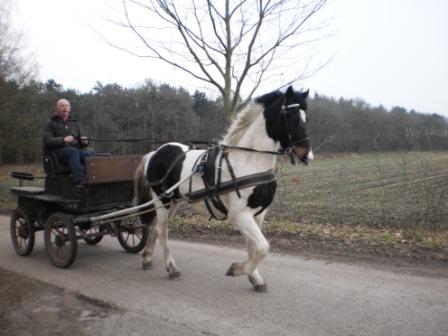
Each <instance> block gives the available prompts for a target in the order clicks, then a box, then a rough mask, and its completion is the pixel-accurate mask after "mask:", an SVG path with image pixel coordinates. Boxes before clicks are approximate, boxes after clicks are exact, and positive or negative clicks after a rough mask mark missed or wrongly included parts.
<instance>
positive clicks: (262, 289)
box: [254, 284, 269, 293]
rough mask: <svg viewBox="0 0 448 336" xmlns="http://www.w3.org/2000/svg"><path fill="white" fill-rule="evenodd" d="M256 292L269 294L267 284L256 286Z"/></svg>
mask: <svg viewBox="0 0 448 336" xmlns="http://www.w3.org/2000/svg"><path fill="white" fill-rule="evenodd" d="M254 290H255V291H256V292H257V293H267V292H269V289H268V285H266V284H262V285H254Z"/></svg>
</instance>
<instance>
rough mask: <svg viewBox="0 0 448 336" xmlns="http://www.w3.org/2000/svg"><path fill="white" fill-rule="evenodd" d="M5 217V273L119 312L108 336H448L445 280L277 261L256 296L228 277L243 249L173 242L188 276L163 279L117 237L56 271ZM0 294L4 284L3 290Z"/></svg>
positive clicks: (277, 257) (106, 323)
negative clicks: (16, 242)
mask: <svg viewBox="0 0 448 336" xmlns="http://www.w3.org/2000/svg"><path fill="white" fill-rule="evenodd" d="M8 220H9V219H8V218H7V217H0V267H1V268H5V269H8V270H12V271H14V272H16V273H19V274H24V275H27V276H29V277H32V278H34V279H39V280H41V281H44V282H47V283H50V284H53V285H56V286H58V287H60V288H63V289H67V290H69V291H73V292H76V293H81V294H83V295H86V296H88V297H91V298H94V299H99V300H103V301H107V302H110V303H111V304H114V305H116V306H119V307H122V308H123V309H124V310H123V314H121V315H120V317H118V318H117V317H114V319H104V320H103V322H102V323H103V324H102V325H101V326H100V327H99V328H98V329H97V332H99V330H101V333H102V334H109V335H141V334H146V335H312V336H319V335H332V336H337V335H341V336H349V335H369V336H374V335H406V336H412V335H415V336H425V335H428V336H429V335H431V336H436V335H441V336H442V335H443V336H445V335H448V279H447V278H426V277H419V276H412V275H407V274H399V273H393V272H388V271H384V270H377V269H371V268H367V267H365V266H356V265H345V264H341V263H326V262H324V261H317V260H306V259H303V258H300V257H297V256H289V255H283V254H275V253H271V254H270V255H269V256H268V258H267V259H266V260H265V262H264V263H263V264H262V267H261V271H262V274H263V275H264V276H265V279H266V280H267V282H268V284H269V285H270V289H271V290H270V292H269V293H266V294H258V293H255V292H254V291H253V290H251V286H250V284H249V282H248V281H247V279H246V278H244V277H239V278H230V277H226V276H224V274H225V272H226V270H227V268H228V267H229V265H230V264H231V263H232V262H234V261H238V260H241V259H243V258H244V256H245V253H244V251H242V250H238V249H233V248H225V247H216V246H210V245H203V244H193V243H187V242H181V241H172V242H171V243H172V244H171V246H172V252H173V254H174V256H175V258H176V261H177V264H178V266H180V268H181V269H182V271H183V274H184V279H183V280H181V281H169V280H167V274H166V272H165V271H164V267H163V264H162V260H161V258H160V255H159V254H158V255H157V257H156V259H155V262H156V265H155V268H154V269H153V270H149V271H143V270H142V269H141V266H140V264H141V256H140V255H132V254H128V253H125V252H123V250H122V249H121V247H120V246H119V244H118V242H117V241H116V239H115V238H111V237H107V238H105V239H104V240H103V241H102V242H101V243H100V244H99V245H98V246H94V247H92V246H88V245H86V244H84V243H83V242H80V244H79V250H78V257H77V259H76V261H75V263H74V264H73V265H72V267H71V268H70V269H67V270H62V269H57V268H55V267H53V266H51V265H50V263H49V261H48V259H47V257H46V255H45V250H44V246H43V242H42V233H41V232H39V233H37V241H36V246H35V248H34V251H33V253H32V254H31V255H30V256H29V257H26V258H24V257H19V256H17V255H16V254H15V252H14V251H13V249H12V246H11V243H10V240H9V228H8ZM0 286H1V284H0Z"/></svg>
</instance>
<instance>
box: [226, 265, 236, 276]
mask: <svg viewBox="0 0 448 336" xmlns="http://www.w3.org/2000/svg"><path fill="white" fill-rule="evenodd" d="M237 266H238V265H237V263H233V264H232V265H230V268H229V269H228V270H227V273H226V275H227V276H236V275H237V274H236V268H237Z"/></svg>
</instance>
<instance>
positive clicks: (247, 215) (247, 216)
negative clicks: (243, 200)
mask: <svg viewBox="0 0 448 336" xmlns="http://www.w3.org/2000/svg"><path fill="white" fill-rule="evenodd" d="M229 219H230V220H232V221H233V222H234V223H235V225H236V226H237V227H238V228H239V230H240V231H241V233H242V235H243V236H244V239H245V240H246V242H247V250H248V256H249V259H248V260H247V261H244V262H239V263H233V264H232V265H231V266H230V268H229V270H228V271H227V273H226V275H229V276H238V275H243V274H246V275H247V276H249V280H250V281H251V283H252V284H253V286H254V288H255V289H256V290H257V291H266V290H267V286H266V283H265V282H264V280H263V278H262V277H261V275H260V274H259V273H258V270H257V266H258V264H259V263H260V261H261V260H262V259H263V258H264V257H265V256H266V255H267V254H268V252H269V243H268V241H267V240H266V238H265V237H264V236H263V234H262V232H261V229H260V227H259V225H258V223H257V222H256V221H255V219H254V217H253V215H252V213H251V212H250V211H245V212H241V213H239V214H236V215H234V216H229Z"/></svg>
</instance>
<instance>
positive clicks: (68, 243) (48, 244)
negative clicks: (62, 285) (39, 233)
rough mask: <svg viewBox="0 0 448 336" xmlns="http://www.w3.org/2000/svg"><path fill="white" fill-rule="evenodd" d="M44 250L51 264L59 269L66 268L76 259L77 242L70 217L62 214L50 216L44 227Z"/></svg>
mask: <svg viewBox="0 0 448 336" xmlns="http://www.w3.org/2000/svg"><path fill="white" fill-rule="evenodd" d="M44 241H45V250H46V251H47V255H48V257H49V258H50V261H51V263H52V264H53V265H54V266H56V267H60V268H67V267H69V266H70V265H71V264H73V262H74V261H75V259H76V253H77V252H78V242H77V240H76V231H75V227H74V226H73V224H72V221H71V216H69V215H67V214H63V213H55V214H53V215H51V216H50V217H49V218H48V219H47V222H46V223H45V227H44Z"/></svg>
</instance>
